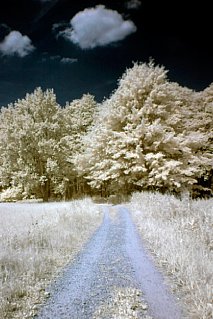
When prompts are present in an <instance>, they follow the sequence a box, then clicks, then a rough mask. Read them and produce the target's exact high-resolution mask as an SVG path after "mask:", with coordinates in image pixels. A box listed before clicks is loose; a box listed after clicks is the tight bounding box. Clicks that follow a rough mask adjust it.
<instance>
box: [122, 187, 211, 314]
mask: <svg viewBox="0 0 213 319" xmlns="http://www.w3.org/2000/svg"><path fill="white" fill-rule="evenodd" d="M128 208H129V209H130V210H131V212H132V216H133V219H134V221H135V222H136V224H137V227H138V229H139V232H140V234H141V237H142V238H143V239H144V241H145V243H146V246H147V248H148V249H149V250H150V251H151V252H152V254H153V256H154V259H155V262H156V263H157V264H158V266H159V267H160V268H161V269H162V271H163V272H165V273H166V274H167V275H168V277H167V278H169V279H168V280H169V282H170V284H172V285H173V287H172V288H173V289H174V291H175V292H176V293H177V295H179V297H180V298H181V301H182V302H183V303H184V304H185V307H186V309H187V311H188V313H189V319H212V318H213V199H207V200H204V199H202V200H191V199H189V197H188V196H187V195H185V196H182V198H181V199H177V198H175V197H173V196H169V195H161V194H158V193H146V192H144V193H135V194H133V196H132V198H131V201H130V203H129V204H128Z"/></svg>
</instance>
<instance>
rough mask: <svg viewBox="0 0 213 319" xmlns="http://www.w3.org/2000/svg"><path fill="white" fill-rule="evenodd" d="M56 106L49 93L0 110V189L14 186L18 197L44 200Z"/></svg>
mask: <svg viewBox="0 0 213 319" xmlns="http://www.w3.org/2000/svg"><path fill="white" fill-rule="evenodd" d="M59 109H60V108H59V105H58V104H57V102H56V96H55V94H54V92H53V90H46V91H45V92H43V91H42V89H41V88H37V89H36V90H35V91H34V92H33V93H32V94H27V95H26V97H25V98H24V99H21V100H18V101H17V102H15V103H14V104H11V105H9V106H8V108H2V110H1V127H0V128H1V143H0V148H1V164H2V165H1V169H0V180H1V184H2V187H3V188H8V187H18V188H20V190H21V192H22V195H23V196H26V197H29V196H32V195H34V196H36V197H42V198H43V199H44V200H45V201H46V200H48V198H49V196H50V193H51V186H52V185H51V184H52V179H53V172H54V174H56V172H57V168H58V163H57V159H56V158H57V153H58V151H59V144H58V142H59V140H60V134H61V132H60V126H59V123H58V115H59Z"/></svg>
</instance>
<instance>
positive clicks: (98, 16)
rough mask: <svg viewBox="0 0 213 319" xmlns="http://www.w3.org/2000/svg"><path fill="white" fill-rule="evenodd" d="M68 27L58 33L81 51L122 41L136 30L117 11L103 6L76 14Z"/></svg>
mask: <svg viewBox="0 0 213 319" xmlns="http://www.w3.org/2000/svg"><path fill="white" fill-rule="evenodd" d="M70 25H71V26H70V27H69V28H66V29H65V30H64V31H61V32H60V35H62V36H64V37H65V38H66V39H67V40H69V41H71V42H73V43H74V44H77V45H78V46H79V47H80V48H81V49H93V48H95V47H97V46H105V45H108V44H110V43H113V42H117V41H120V40H123V39H124V38H126V37H127V36H128V35H130V34H131V33H134V32H136V30H137V28H136V26H135V24H134V23H133V22H132V21H131V20H124V19H123V17H122V15H120V14H119V13H118V12H117V11H114V10H111V9H106V8H105V7H104V6H103V5H98V6H96V7H95V8H87V9H84V10H83V11H80V12H78V13H77V14H76V15H75V16H74V17H73V18H72V19H71V20H70Z"/></svg>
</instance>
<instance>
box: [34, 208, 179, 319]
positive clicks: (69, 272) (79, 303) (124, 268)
mask: <svg viewBox="0 0 213 319" xmlns="http://www.w3.org/2000/svg"><path fill="white" fill-rule="evenodd" d="M115 209H116V212H115ZM103 210H104V214H105V217H104V221H103V224H102V225H101V227H100V228H99V229H98V230H97V231H96V233H95V235H94V236H93V237H92V239H91V240H90V241H89V242H88V243H87V245H85V247H84V249H83V251H82V252H81V253H79V254H78V255H77V257H76V259H75V261H74V262H73V263H72V264H71V265H70V266H69V267H67V268H66V269H65V270H64V272H63V275H62V276H61V277H60V278H59V280H58V281H57V282H56V283H55V284H54V285H53V286H51V287H50V289H49V299H48V300H47V302H46V304H45V305H43V307H41V309H40V311H39V313H38V315H37V316H36V318H38V319H53V318H54V319H98V318H99V319H100V318H101V319H105V318H106V319H113V318H114V319H131V318H135V319H136V318H141V319H152V318H154V319H183V316H182V314H181V311H180V309H179V307H178V305H177V304H176V303H175V300H174V298H173V296H172V295H171V294H170V293H169V292H168V289H167V288H166V286H165V284H164V283H163V279H162V276H161V275H160V273H159V272H158V271H157V269H156V268H155V267H154V265H153V264H152V262H151V261H150V259H149V257H148V256H147V253H145V250H144V249H143V247H142V243H141V241H140V238H139V235H138V233H137V231H136V228H135V226H134V225H133V223H132V221H131V218H130V215H129V212H128V210H127V209H126V208H124V207H122V206H116V208H115V207H110V206H103ZM110 210H113V211H114V213H113V214H112V213H111V212H110ZM47 294H48V293H47Z"/></svg>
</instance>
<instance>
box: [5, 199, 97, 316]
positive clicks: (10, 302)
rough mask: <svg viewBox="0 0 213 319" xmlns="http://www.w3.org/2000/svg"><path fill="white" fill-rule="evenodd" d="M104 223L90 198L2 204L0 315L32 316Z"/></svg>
mask: <svg viewBox="0 0 213 319" xmlns="http://www.w3.org/2000/svg"><path fill="white" fill-rule="evenodd" d="M101 221H102V213H101V212H100V211H99V208H98V206H97V205H96V204H94V203H93V202H92V201H91V200H90V199H87V198H86V199H82V200H76V201H71V202H61V203H0V225H1V226H0V270H1V272H0V318H1V319H3V318H4V319H6V318H8V319H13V318H19V319H20V318H21V319H24V318H32V317H33V315H34V314H35V313H36V310H37V307H38V306H39V304H40V303H41V302H42V301H44V300H45V298H46V297H48V291H46V288H47V287H48V284H49V283H50V282H51V281H52V280H54V278H55V277H56V276H57V275H58V274H59V273H60V270H61V269H62V268H63V267H64V266H65V265H66V264H67V263H68V262H69V261H71V260H72V258H73V257H74V256H75V254H76V253H77V252H78V251H79V250H80V249H81V248H82V245H83V244H84V243H85V242H86V241H87V240H88V238H89V237H90V236H91V235H92V233H93V232H94V231H95V229H96V228H97V227H98V226H99V225H100V223H101Z"/></svg>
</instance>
